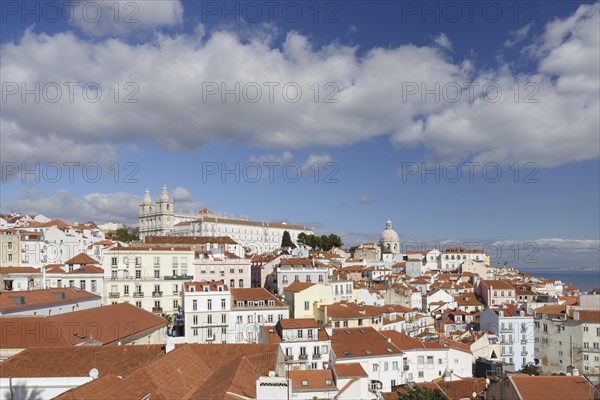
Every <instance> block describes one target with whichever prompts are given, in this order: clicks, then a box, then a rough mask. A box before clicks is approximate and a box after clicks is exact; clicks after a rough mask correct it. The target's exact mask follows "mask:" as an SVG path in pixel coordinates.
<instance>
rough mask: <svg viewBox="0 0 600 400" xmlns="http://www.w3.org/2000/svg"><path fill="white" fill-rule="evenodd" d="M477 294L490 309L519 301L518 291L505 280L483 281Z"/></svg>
mask: <svg viewBox="0 0 600 400" xmlns="http://www.w3.org/2000/svg"><path fill="white" fill-rule="evenodd" d="M477 294H479V296H480V297H481V299H482V300H483V302H484V303H485V305H487V306H488V307H491V306H494V305H500V304H507V303H511V304H513V303H515V302H516V299H517V295H516V289H515V288H514V287H512V286H511V285H510V284H509V283H508V282H506V281H503V280H482V281H481V282H479V286H478V287H477Z"/></svg>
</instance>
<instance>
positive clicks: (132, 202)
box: [1, 187, 204, 226]
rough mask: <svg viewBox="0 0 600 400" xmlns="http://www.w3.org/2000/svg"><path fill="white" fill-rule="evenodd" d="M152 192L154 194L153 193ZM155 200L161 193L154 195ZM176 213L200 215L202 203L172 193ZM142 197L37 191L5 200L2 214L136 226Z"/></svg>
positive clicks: (182, 193) (179, 190) (181, 193)
mask: <svg viewBox="0 0 600 400" xmlns="http://www.w3.org/2000/svg"><path fill="white" fill-rule="evenodd" d="M151 192H152V191H151ZM154 194H155V196H154V198H155V200H156V199H157V198H158V195H160V191H156V193H154ZM170 196H171V197H172V198H173V200H174V204H175V208H176V210H177V211H179V210H182V211H183V212H189V211H198V210H200V209H202V208H204V205H203V203H201V202H198V201H196V200H195V199H194V196H193V195H192V193H191V192H190V191H189V190H188V189H186V188H184V187H176V188H175V189H174V190H172V191H170ZM142 200H143V196H142V195H133V194H130V193H126V192H116V193H98V192H94V193H88V194H85V195H83V196H77V195H75V194H73V193H72V192H71V191H69V190H65V189H61V190H58V191H57V192H56V194H53V195H47V194H45V193H43V192H40V191H37V190H26V191H25V192H24V193H23V195H22V196H21V197H20V198H18V199H2V210H1V211H2V212H3V213H11V212H17V211H18V212H21V213H33V214H44V215H46V216H48V217H50V218H59V219H62V220H64V221H67V222H71V223H72V222H74V221H77V222H84V221H90V220H91V221H94V222H96V223H105V222H122V223H125V224H128V225H130V226H137V224H138V218H137V217H138V213H139V208H138V206H139V204H140V203H141V202H142Z"/></svg>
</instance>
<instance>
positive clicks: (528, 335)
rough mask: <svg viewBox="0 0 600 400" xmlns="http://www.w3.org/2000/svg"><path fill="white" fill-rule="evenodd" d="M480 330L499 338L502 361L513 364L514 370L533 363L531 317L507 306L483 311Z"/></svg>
mask: <svg viewBox="0 0 600 400" xmlns="http://www.w3.org/2000/svg"><path fill="white" fill-rule="evenodd" d="M480 327H481V328H480V330H481V331H484V332H490V333H493V334H494V335H496V336H498V337H499V338H500V346H501V355H500V357H501V358H502V361H504V362H506V363H509V364H514V366H515V370H516V371H518V370H520V369H522V368H523V367H524V366H525V365H527V364H530V363H533V362H534V351H535V343H534V324H533V316H532V315H530V314H527V312H525V311H524V310H521V309H518V308H516V307H515V306H514V305H511V304H508V305H504V306H502V308H494V309H490V308H487V309H485V310H484V311H483V312H482V313H481V316H480Z"/></svg>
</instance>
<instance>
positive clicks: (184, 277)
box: [165, 275, 194, 281]
mask: <svg viewBox="0 0 600 400" xmlns="http://www.w3.org/2000/svg"><path fill="white" fill-rule="evenodd" d="M192 279H194V277H193V276H191V275H166V276H165V281H191V280H192Z"/></svg>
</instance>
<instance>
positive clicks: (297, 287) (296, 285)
mask: <svg viewBox="0 0 600 400" xmlns="http://www.w3.org/2000/svg"><path fill="white" fill-rule="evenodd" d="M314 285H316V283H311V282H298V281H294V282H292V283H291V284H290V285H289V286H288V287H286V288H285V289H284V290H285V291H288V292H294V293H297V292H301V291H303V290H305V289H308V288H309V287H312V286H314Z"/></svg>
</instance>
